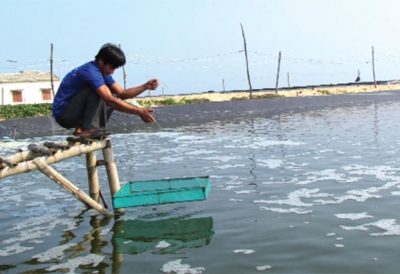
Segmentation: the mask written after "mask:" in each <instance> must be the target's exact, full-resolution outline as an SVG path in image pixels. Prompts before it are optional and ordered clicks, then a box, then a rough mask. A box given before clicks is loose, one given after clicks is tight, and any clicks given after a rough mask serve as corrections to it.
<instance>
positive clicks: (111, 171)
mask: <svg viewBox="0 0 400 274" xmlns="http://www.w3.org/2000/svg"><path fill="white" fill-rule="evenodd" d="M103 156H104V162H105V165H106V171H107V177H108V183H109V185H110V194H111V200H112V201H113V200H114V194H115V193H117V192H118V190H120V188H121V187H120V184H119V178H118V171H117V165H116V163H115V159H114V153H113V151H112V146H111V140H107V146H106V147H105V148H103ZM114 213H116V214H124V213H125V210H124V209H123V208H114Z"/></svg>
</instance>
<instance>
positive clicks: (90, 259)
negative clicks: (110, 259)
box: [46, 254, 104, 273]
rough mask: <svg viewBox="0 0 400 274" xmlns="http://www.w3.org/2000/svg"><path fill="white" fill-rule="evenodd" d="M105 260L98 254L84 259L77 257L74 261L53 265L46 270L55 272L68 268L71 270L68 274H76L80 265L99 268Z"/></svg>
mask: <svg viewBox="0 0 400 274" xmlns="http://www.w3.org/2000/svg"><path fill="white" fill-rule="evenodd" d="M103 260H104V256H100V255H97V254H89V255H87V256H84V257H76V258H74V259H69V260H68V261H67V262H66V263H63V264H58V265H53V266H51V267H49V268H46V271H55V270H57V269H63V268H67V269H69V272H68V273H76V269H77V268H78V267H79V266H80V265H90V264H91V265H93V266H97V265H99V263H101V262H102V261H103Z"/></svg>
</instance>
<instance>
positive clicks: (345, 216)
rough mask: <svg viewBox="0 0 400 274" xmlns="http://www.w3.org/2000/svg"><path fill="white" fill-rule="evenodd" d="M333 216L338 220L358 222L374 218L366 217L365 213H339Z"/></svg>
mask: <svg viewBox="0 0 400 274" xmlns="http://www.w3.org/2000/svg"><path fill="white" fill-rule="evenodd" d="M335 216H336V217H337V218H339V219H350V220H353V221H354V220H359V219H365V218H374V216H371V215H368V213H367V212H362V213H339V214H335Z"/></svg>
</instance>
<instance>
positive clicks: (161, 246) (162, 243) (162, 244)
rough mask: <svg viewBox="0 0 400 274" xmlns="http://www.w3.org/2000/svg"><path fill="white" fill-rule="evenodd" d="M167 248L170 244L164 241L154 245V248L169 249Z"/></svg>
mask: <svg viewBox="0 0 400 274" xmlns="http://www.w3.org/2000/svg"><path fill="white" fill-rule="evenodd" d="M169 246H171V244H170V243H168V242H166V241H160V242H159V243H158V244H157V245H156V248H160V249H163V248H167V247H169Z"/></svg>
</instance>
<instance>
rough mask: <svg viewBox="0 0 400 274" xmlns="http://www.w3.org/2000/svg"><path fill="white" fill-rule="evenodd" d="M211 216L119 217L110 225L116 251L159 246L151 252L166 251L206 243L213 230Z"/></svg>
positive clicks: (143, 249)
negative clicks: (123, 218) (131, 218)
mask: <svg viewBox="0 0 400 274" xmlns="http://www.w3.org/2000/svg"><path fill="white" fill-rule="evenodd" d="M212 227H213V222H212V218H211V217H208V218H196V219H188V220H182V219H179V218H173V219H167V220H156V221H142V220H128V221H124V220H119V221H117V222H116V223H115V225H114V227H113V232H114V237H113V240H114V241H115V244H116V246H115V249H116V252H117V253H126V254H139V253H142V252H145V251H146V250H152V249H154V247H156V248H159V250H157V251H156V252H153V254H167V253H173V252H176V251H177V250H179V249H182V248H190V247H202V246H205V245H208V244H209V242H210V240H211V237H212V235H213V234H214V232H213V231H212Z"/></svg>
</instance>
